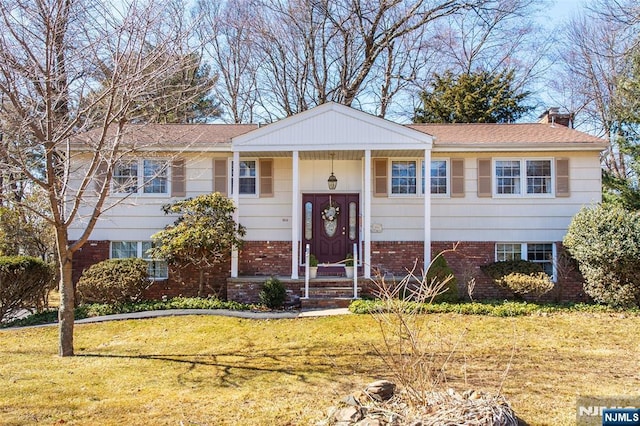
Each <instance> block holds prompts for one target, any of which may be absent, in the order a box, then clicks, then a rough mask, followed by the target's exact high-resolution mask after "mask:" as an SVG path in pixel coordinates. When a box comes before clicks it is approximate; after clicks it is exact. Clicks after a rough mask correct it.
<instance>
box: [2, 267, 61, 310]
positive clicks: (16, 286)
mask: <svg viewBox="0 0 640 426" xmlns="http://www.w3.org/2000/svg"><path fill="white" fill-rule="evenodd" d="M54 277H55V273H54V269H53V267H52V266H51V265H48V264H46V263H45V262H43V261H42V260H40V259H38V258H35V257H30V256H2V257H0V321H2V320H4V319H6V318H7V317H9V316H12V315H15V314H16V313H18V312H19V311H20V310H22V309H25V308H34V307H38V306H40V305H41V304H42V301H43V300H44V298H45V295H46V293H47V292H48V291H49V290H51V288H52V287H53V285H54V284H55V283H54Z"/></svg>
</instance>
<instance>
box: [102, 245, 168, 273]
mask: <svg viewBox="0 0 640 426" xmlns="http://www.w3.org/2000/svg"><path fill="white" fill-rule="evenodd" d="M152 247H153V243H152V242H151V241H112V242H111V258H112V259H126V258H130V257H137V258H140V259H143V260H145V261H146V262H147V265H148V266H147V272H148V273H149V278H151V279H153V280H166V279H167V278H168V277H169V265H168V264H167V261H166V260H160V259H153V258H151V257H149V255H148V254H147V251H148V250H149V249H151V248H152Z"/></svg>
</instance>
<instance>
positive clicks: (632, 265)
mask: <svg viewBox="0 0 640 426" xmlns="http://www.w3.org/2000/svg"><path fill="white" fill-rule="evenodd" d="M563 244H564V246H565V247H566V248H567V251H568V252H569V253H570V254H571V256H573V258H574V259H576V261H577V262H578V267H579V269H580V272H581V273H582V276H583V277H584V279H585V284H584V289H585V292H586V293H587V294H588V295H589V296H591V297H592V298H593V299H594V300H595V301H596V302H600V303H605V304H608V305H611V306H616V307H632V306H640V216H639V215H638V212H632V211H628V210H625V209H624V208H622V207H620V206H615V205H598V206H594V207H589V208H583V209H582V210H581V211H580V212H578V214H577V215H575V216H574V218H573V220H572V221H571V224H570V225H569V230H568V231H567V235H565V238H564V241H563Z"/></svg>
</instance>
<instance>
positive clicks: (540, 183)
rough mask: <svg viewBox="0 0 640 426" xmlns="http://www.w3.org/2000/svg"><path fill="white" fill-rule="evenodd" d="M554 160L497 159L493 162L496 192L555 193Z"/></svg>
mask: <svg viewBox="0 0 640 426" xmlns="http://www.w3.org/2000/svg"><path fill="white" fill-rule="evenodd" d="M552 165H553V161H552V160H551V159H548V158H542V159H496V160H494V163H493V170H494V177H495V179H494V182H495V185H494V193H495V194H496V195H498V196H500V195H505V196H512V195H513V196H522V195H527V196H538V195H552V194H553V182H552V181H553V179H552V176H553V170H552V167H553V166H552Z"/></svg>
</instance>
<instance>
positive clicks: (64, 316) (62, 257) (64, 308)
mask: <svg viewBox="0 0 640 426" xmlns="http://www.w3.org/2000/svg"><path fill="white" fill-rule="evenodd" d="M61 238H63V240H62V241H61ZM57 239H58V240H57V244H58V255H59V268H60V283H59V287H58V288H59V290H60V308H59V309H58V323H59V335H58V354H59V355H60V356H63V357H64V356H73V355H74V354H73V324H74V320H75V319H74V308H75V300H74V299H75V292H74V289H73V265H72V260H73V253H72V252H70V251H69V250H68V249H67V238H66V233H65V232H58V233H57Z"/></svg>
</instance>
